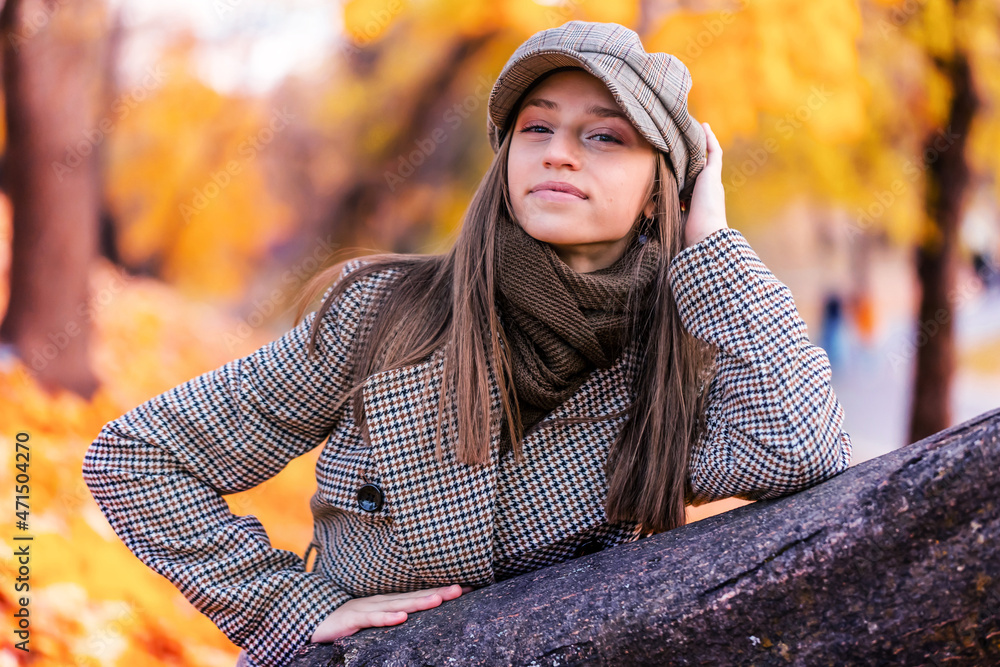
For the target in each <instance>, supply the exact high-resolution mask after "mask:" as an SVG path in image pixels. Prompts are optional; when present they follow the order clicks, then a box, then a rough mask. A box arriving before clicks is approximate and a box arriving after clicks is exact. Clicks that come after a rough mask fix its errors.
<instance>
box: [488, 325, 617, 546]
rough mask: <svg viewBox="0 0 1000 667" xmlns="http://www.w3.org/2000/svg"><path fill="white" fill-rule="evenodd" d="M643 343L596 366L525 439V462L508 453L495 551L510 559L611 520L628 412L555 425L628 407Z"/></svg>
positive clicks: (501, 478) (501, 471) (502, 471)
mask: <svg viewBox="0 0 1000 667" xmlns="http://www.w3.org/2000/svg"><path fill="white" fill-rule="evenodd" d="M635 351H636V346H635V345H634V344H631V345H629V346H628V347H627V348H626V349H625V350H624V351H623V353H622V355H621V356H620V357H619V359H618V360H617V361H616V363H615V364H613V365H612V366H611V367H610V368H606V369H596V370H594V371H593V372H592V373H591V375H590V377H588V378H587V380H586V381H585V382H584V383H583V384H582V385H580V387H579V388H578V389H577V391H576V392H575V393H574V394H573V395H572V396H570V397H569V398H568V399H566V401H564V402H563V403H562V405H560V406H558V407H557V408H555V409H554V410H553V411H552V412H551V413H549V414H548V415H547V416H546V417H545V419H543V420H542V421H541V422H540V423H539V424H538V426H537V427H536V428H535V429H534V430H532V431H531V432H529V433H528V434H527V435H526V436H525V438H524V441H523V448H524V457H525V461H524V464H523V465H517V464H515V463H514V462H513V460H511V459H507V458H505V459H504V461H503V462H502V463H501V465H500V469H499V471H498V479H497V485H498V489H499V494H498V498H497V507H496V509H497V512H498V513H499V515H498V517H497V522H496V540H497V547H496V551H495V553H494V555H495V556H496V557H498V558H500V559H503V560H506V559H510V558H515V557H518V556H523V555H525V554H530V553H531V552H535V551H537V550H539V549H543V548H545V547H546V546H547V545H550V544H555V543H559V542H562V541H567V542H572V541H573V536H575V535H578V534H581V533H584V532H585V531H588V530H590V529H593V528H594V527H596V526H598V525H600V524H602V523H604V522H606V520H607V516H606V513H605V510H604V500H605V498H606V497H607V478H606V474H605V470H604V464H605V462H606V461H607V456H608V451H609V449H610V447H611V444H612V443H613V442H614V439H615V438H616V437H617V435H618V432H619V431H620V429H621V426H622V424H624V422H625V419H626V417H625V416H619V417H613V418H607V419H601V420H597V421H589V422H578V423H568V424H566V423H556V422H557V421H558V420H562V419H565V418H572V417H595V416H599V415H608V414H611V413H614V412H617V411H619V410H621V409H623V408H626V407H627V406H628V405H629V404H630V403H631V400H632V399H631V397H630V395H629V386H630V382H629V380H630V377H631V372H632V371H633V370H634V367H635V365H634V360H635Z"/></svg>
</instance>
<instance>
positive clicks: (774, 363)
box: [670, 228, 852, 505]
mask: <svg viewBox="0 0 1000 667" xmlns="http://www.w3.org/2000/svg"><path fill="white" fill-rule="evenodd" d="M670 284H671V288H672V291H673V295H674V299H675V300H676V302H677V306H678V309H679V310H680V315H681V319H682V321H683V322H684V326H685V328H686V329H687V330H688V331H689V332H690V333H691V334H692V335H693V336H695V337H696V338H699V339H701V340H704V341H707V342H709V343H713V344H714V345H716V346H717V348H718V353H717V357H716V368H717V373H716V376H715V379H714V380H713V381H712V383H711V385H710V388H709V395H708V401H707V408H706V426H707V428H706V429H705V433H704V434H703V437H702V438H701V439H700V440H699V441H698V442H697V443H694V445H693V447H692V452H691V460H690V465H689V473H690V483H691V489H692V491H693V493H694V500H693V503H692V504H694V505H701V504H703V503H706V502H708V501H710V500H718V499H720V498H727V497H731V496H735V497H738V498H743V499H745V500H761V499H765V498H775V497H778V496H782V495H786V494H789V493H793V492H795V491H799V490H801V489H804V488H807V487H809V486H812V485H814V484H816V483H818V482H821V481H823V480H825V479H827V478H829V477H832V476H833V475H836V474H837V473H839V472H841V471H843V470H845V469H847V467H848V466H849V465H850V463H851V454H852V451H851V439H850V436H848V435H847V433H845V432H844V431H843V430H842V428H841V426H842V423H843V417H844V413H843V409H842V408H841V407H840V404H839V403H838V401H837V397H836V396H835V395H834V392H833V388H832V387H831V385H830V376H831V374H830V364H829V361H828V359H827V356H826V353H825V352H824V351H823V350H822V349H821V348H819V347H817V346H815V345H812V344H811V343H810V342H809V338H808V337H807V335H806V326H805V323H804V322H803V321H802V319H801V318H800V317H799V314H798V311H797V310H796V308H795V302H794V300H793V299H792V294H791V291H790V290H789V289H788V288H787V287H786V286H785V285H783V284H782V283H781V282H780V281H779V280H778V279H777V278H775V276H774V274H772V273H771V272H770V271H769V270H768V268H767V267H766V266H764V263H763V262H761V260H760V258H759V257H758V256H757V254H756V253H755V252H754V251H753V249H752V248H751V247H750V245H749V244H748V243H747V241H746V239H745V238H744V237H743V235H742V234H740V233H739V232H738V231H736V230H734V229H729V228H726V229H722V230H719V231H716V232H714V233H713V234H711V235H710V236H708V237H706V238H704V239H703V240H701V241H700V242H698V243H696V244H695V245H692V246H690V247H688V248H686V249H685V250H683V251H682V252H681V253H679V254H678V255H677V257H675V258H674V260H673V262H672V264H671V267H670Z"/></svg>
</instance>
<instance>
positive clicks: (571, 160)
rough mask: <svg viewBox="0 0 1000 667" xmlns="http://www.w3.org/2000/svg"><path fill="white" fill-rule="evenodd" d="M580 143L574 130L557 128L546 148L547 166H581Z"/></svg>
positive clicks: (545, 158)
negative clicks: (574, 134)
mask: <svg viewBox="0 0 1000 667" xmlns="http://www.w3.org/2000/svg"><path fill="white" fill-rule="evenodd" d="M579 151H580V145H579V142H577V140H576V137H575V136H573V133H572V132H568V131H566V130H556V131H555V132H553V133H552V138H551V139H549V141H548V144H546V149H545V155H544V160H545V166H546V167H562V166H564V165H565V166H568V167H572V168H574V169H575V168H577V167H579V166H580V152H579Z"/></svg>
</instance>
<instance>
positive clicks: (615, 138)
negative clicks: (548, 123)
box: [521, 125, 625, 144]
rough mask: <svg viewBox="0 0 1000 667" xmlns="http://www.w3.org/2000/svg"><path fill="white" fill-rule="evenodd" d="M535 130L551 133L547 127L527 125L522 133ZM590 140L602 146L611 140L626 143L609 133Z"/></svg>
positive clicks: (601, 133) (599, 134)
mask: <svg viewBox="0 0 1000 667" xmlns="http://www.w3.org/2000/svg"><path fill="white" fill-rule="evenodd" d="M533 130H542V131H544V132H550V131H551V130H550V129H549V128H547V127H545V126H544V125H525V126H524V127H523V128H522V129H521V132H532V131H533ZM534 134H541V132H534ZM599 137H605V138H604V139H600V138H599ZM590 138H591V139H596V140H597V142H598V143H602V144H606V143H609V142H608V140H609V139H610V141H611V143H615V144H623V143H625V142H623V141H622V140H621V139H619V138H618V137H616V136H615V135H613V134H608V133H607V132H600V133H598V134H592V135H590Z"/></svg>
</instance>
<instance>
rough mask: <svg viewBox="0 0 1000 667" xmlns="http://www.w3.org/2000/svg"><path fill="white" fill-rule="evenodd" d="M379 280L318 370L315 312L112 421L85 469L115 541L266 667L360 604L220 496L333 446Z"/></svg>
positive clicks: (344, 304)
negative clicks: (312, 330)
mask: <svg viewBox="0 0 1000 667" xmlns="http://www.w3.org/2000/svg"><path fill="white" fill-rule="evenodd" d="M347 268H353V263H352V265H349V266H348V267H347ZM345 271H346V269H345ZM379 275H381V274H376V275H375V276H370V277H369V278H367V279H363V280H361V281H359V282H358V283H355V284H354V285H352V286H351V287H349V288H348V289H347V291H346V292H345V293H344V294H343V295H341V297H340V298H339V299H338V300H337V301H336V302H335V303H334V304H333V305H332V307H331V308H330V310H329V311H328V312H327V313H326V315H324V318H323V322H322V327H321V329H320V332H319V335H318V337H317V346H316V354H315V355H314V356H313V357H312V358H308V357H307V355H306V345H307V341H308V337H309V327H310V326H311V324H312V322H313V320H314V318H315V316H316V314H315V313H312V314H310V315H309V316H308V317H306V318H305V320H304V321H303V322H302V323H301V324H300V325H299V326H297V327H295V328H294V329H292V330H291V331H289V332H288V333H286V334H285V335H284V336H282V337H281V338H279V339H278V340H276V341H274V342H272V343H270V344H268V345H265V346H264V347H262V348H261V349H259V350H257V351H256V352H254V353H253V354H251V355H249V356H247V357H244V358H242V359H236V360H235V361H232V362H230V363H228V364H226V365H224V366H222V367H220V368H218V369H216V370H213V371H210V372H208V373H205V374H203V375H200V376H198V377H196V378H193V379H191V380H189V381H187V382H185V383H183V384H181V385H179V386H177V387H174V388H173V389H171V390H169V391H167V392H165V393H163V394H160V395H159V396H156V397H154V398H152V399H150V400H148V401H146V402H145V403H143V404H142V405H140V406H138V407H136V408H135V409H133V410H131V411H129V412H127V413H126V414H124V415H122V416H121V417H119V418H118V419H115V420H114V421H111V422H109V423H108V424H106V425H105V426H104V428H103V429H102V430H101V432H100V434H99V435H98V436H97V439H96V440H95V441H94V442H93V443H92V444H91V445H90V447H89V448H88V450H87V452H86V455H85V457H84V460H83V477H84V480H85V481H86V483H87V486H88V487H89V488H90V491H91V493H92V494H93V496H94V499H95V500H96V501H97V504H98V506H99V507H100V508H101V511H102V512H104V515H105V516H106V517H107V519H108V522H109V523H110V524H111V527H112V528H113V529H114V531H115V533H116V534H117V535H118V536H119V537H120V538H121V539H122V541H123V542H124V543H125V544H126V545H127V546H128V547H129V549H131V550H132V551H133V552H134V553H135V555H136V556H137V557H138V558H139V559H140V560H141V561H142V562H143V563H145V564H146V565H148V566H149V567H150V568H152V569H153V570H155V571H156V572H158V573H159V574H161V575H163V576H164V577H166V578H167V579H169V580H170V581H171V582H172V583H173V584H174V585H175V586H177V588H178V589H180V591H181V592H182V593H183V594H184V595H185V597H187V599H188V600H190V602H191V603H192V604H193V605H194V606H195V607H196V608H197V609H198V610H199V611H201V612H202V613H203V614H205V615H206V616H208V617H209V618H210V619H211V620H212V621H213V622H214V623H215V624H216V625H217V626H218V627H219V629H220V630H222V632H224V633H225V634H226V636H228V637H229V638H230V639H231V640H232V641H233V642H234V643H235V644H237V645H239V646H242V647H243V648H245V649H246V650H247V652H248V653H249V655H250V657H251V659H252V660H253V662H254V664H257V665H267V666H277V665H282V664H284V663H285V662H286V661H287V660H288V659H289V658H290V657H291V655H292V654H293V653H294V652H295V651H296V650H297V649H298V648H299V647H301V646H302V645H303V644H305V643H307V642H308V641H309V638H310V635H311V633H312V632H313V630H314V629H315V627H316V626H317V625H318V624H319V623H320V622H321V621H322V619H323V618H325V617H326V616H327V615H328V614H330V612H331V611H332V610H334V609H335V608H336V607H338V606H339V605H341V604H343V603H344V602H346V601H347V600H349V599H350V596H349V595H348V594H346V593H345V592H344V591H342V590H339V589H338V588H337V587H335V586H334V585H332V583H331V582H330V581H329V580H327V579H325V578H324V577H321V576H319V575H318V574H316V573H312V572H306V571H305V564H304V562H303V560H302V558H301V557H299V556H298V555H296V554H294V553H292V552H290V551H285V550H282V549H276V548H274V547H272V546H271V543H270V541H269V539H268V536H267V533H266V532H265V530H264V527H263V526H262V525H261V523H260V521H259V520H258V519H257V518H256V517H254V516H236V515H233V514H232V513H231V512H230V510H229V507H228V505H227V503H226V501H225V499H224V498H223V497H222V496H223V495H226V494H230V493H236V492H238V491H244V490H246V489H249V488H252V487H254V486H256V485H258V484H260V483H261V482H263V481H265V480H267V479H269V478H271V477H273V476H274V475H276V474H277V473H278V472H280V471H281V470H282V469H283V468H284V467H285V465H286V464H287V463H288V462H289V461H290V460H291V459H293V458H295V457H297V456H299V455H301V454H303V453H305V452H307V451H309V450H311V449H313V448H314V447H316V446H317V445H319V444H321V443H322V442H323V441H324V440H325V439H326V438H327V437H328V435H329V434H330V432H331V430H332V429H333V427H334V425H335V424H336V422H337V420H338V419H339V418H340V416H341V415H342V411H343V409H344V406H341V408H340V409H338V410H334V409H333V406H334V404H335V403H337V402H338V401H339V399H340V398H341V397H342V396H343V394H344V393H345V392H346V391H347V390H348V389H349V388H350V387H349V378H350V372H351V355H350V354H349V351H350V348H351V343H352V341H353V340H354V338H355V336H356V334H357V333H358V331H357V329H358V327H359V322H361V321H363V319H364V318H363V315H364V312H365V309H366V308H367V306H368V301H370V299H371V298H372V294H373V292H375V289H374V286H373V281H374V282H377V280H378V279H379V278H378V276H379Z"/></svg>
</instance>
